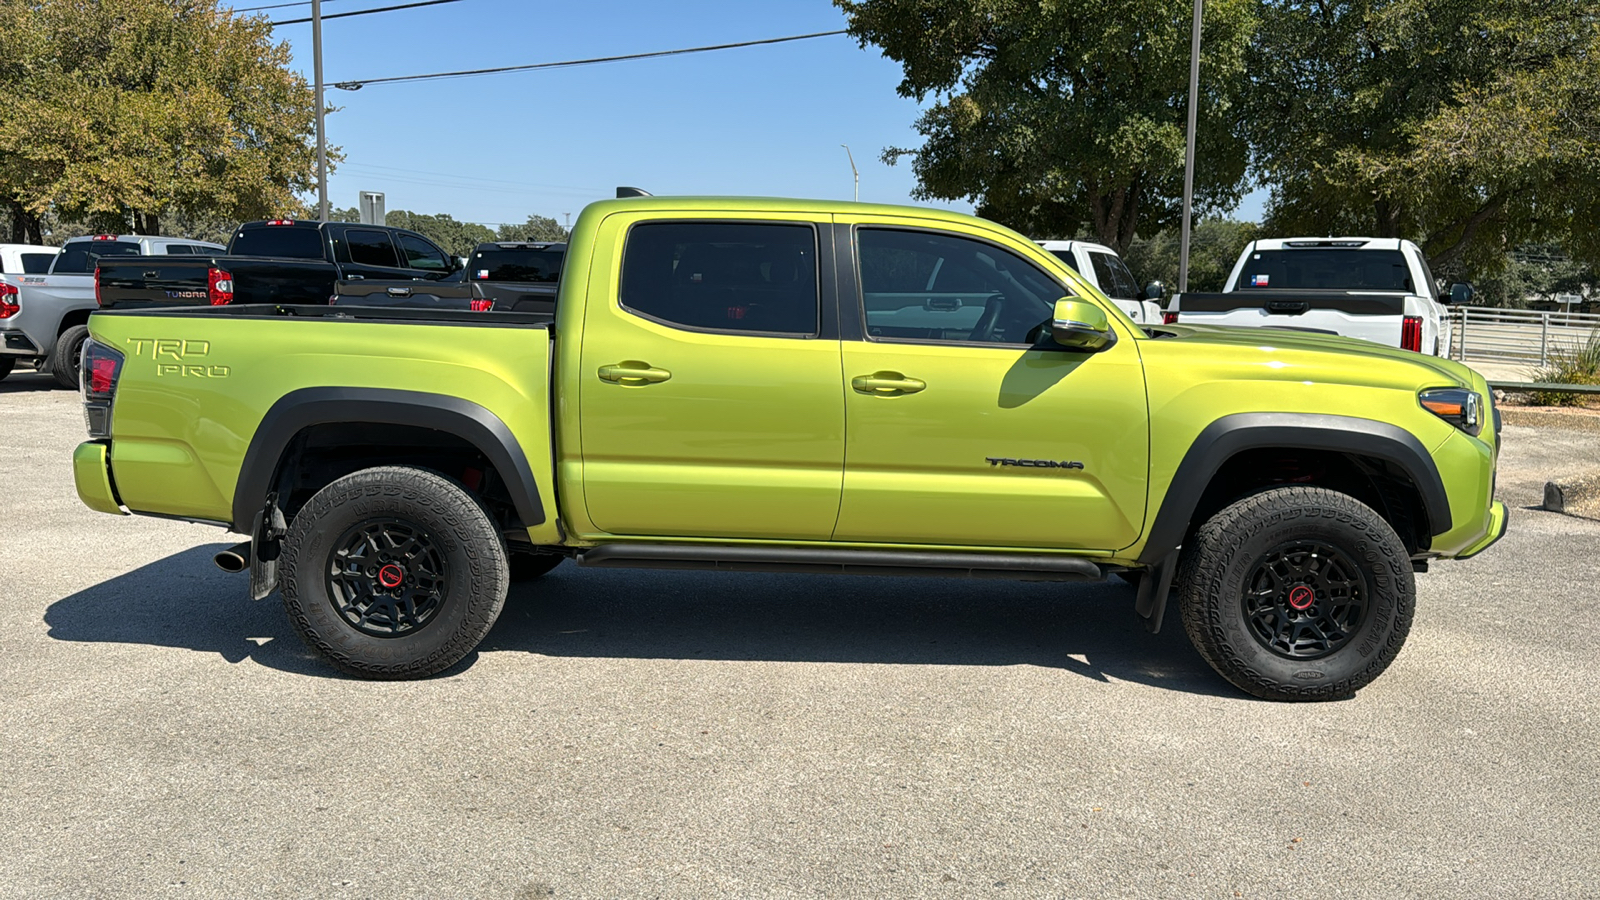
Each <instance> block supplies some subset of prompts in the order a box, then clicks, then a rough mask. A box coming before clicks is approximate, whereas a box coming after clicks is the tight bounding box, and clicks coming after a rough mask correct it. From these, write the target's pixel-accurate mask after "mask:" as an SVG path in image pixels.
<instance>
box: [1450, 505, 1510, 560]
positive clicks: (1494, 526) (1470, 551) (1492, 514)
mask: <svg viewBox="0 0 1600 900" xmlns="http://www.w3.org/2000/svg"><path fill="white" fill-rule="evenodd" d="M1510 524H1511V513H1510V512H1509V511H1507V510H1506V505H1505V504H1504V503H1501V502H1500V501H1499V500H1496V501H1494V503H1493V504H1492V505H1491V506H1490V507H1489V533H1488V534H1486V535H1484V536H1483V538H1482V539H1481V540H1479V541H1478V542H1477V543H1475V544H1471V545H1470V546H1468V547H1467V549H1465V550H1463V551H1461V552H1460V553H1458V554H1456V559H1467V558H1469V557H1473V556H1477V555H1478V554H1479V553H1482V552H1483V551H1485V550H1487V549H1489V548H1490V547H1491V546H1493V545H1494V543H1495V542H1496V541H1498V540H1500V539H1501V538H1503V537H1505V536H1506V526H1507V525H1510Z"/></svg>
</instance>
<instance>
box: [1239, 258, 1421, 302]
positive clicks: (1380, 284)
mask: <svg viewBox="0 0 1600 900" xmlns="http://www.w3.org/2000/svg"><path fill="white" fill-rule="evenodd" d="M1253 288H1271V289H1278V290H1286V289H1287V290H1296V289H1311V290H1333V291H1405V292H1406V293H1411V292H1412V291H1413V290H1414V289H1413V287H1412V285H1411V271H1410V268H1409V267H1408V266H1407V265H1406V258H1405V254H1403V253H1401V252H1400V251H1399V250H1335V249H1328V248H1320V247H1319V248H1316V249H1308V250H1258V251H1256V252H1255V253H1252V254H1250V258H1249V259H1246V260H1245V261H1244V268H1242V269H1240V270H1239V282H1238V283H1237V284H1235V285H1234V289H1235V290H1241V291H1247V290H1251V289H1253Z"/></svg>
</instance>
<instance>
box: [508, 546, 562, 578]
mask: <svg viewBox="0 0 1600 900" xmlns="http://www.w3.org/2000/svg"><path fill="white" fill-rule="evenodd" d="M564 559H566V557H565V556H561V555H559V554H555V553H512V554H511V580H512V582H523V581H532V580H534V579H535V578H538V577H540V576H542V575H545V574H547V573H548V572H549V571H550V570H551V569H554V568H555V567H556V566H559V565H561V562H562V560H564Z"/></svg>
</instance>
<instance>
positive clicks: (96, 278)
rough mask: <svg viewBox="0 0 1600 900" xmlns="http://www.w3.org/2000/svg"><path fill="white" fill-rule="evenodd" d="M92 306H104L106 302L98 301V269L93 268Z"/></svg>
mask: <svg viewBox="0 0 1600 900" xmlns="http://www.w3.org/2000/svg"><path fill="white" fill-rule="evenodd" d="M94 305H95V306H105V305H106V301H104V300H102V299H100V267H99V266H95V267H94Z"/></svg>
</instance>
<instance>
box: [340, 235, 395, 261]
mask: <svg viewBox="0 0 1600 900" xmlns="http://www.w3.org/2000/svg"><path fill="white" fill-rule="evenodd" d="M344 239H345V243H346V244H348V245H349V246H350V261H351V262H352V263H355V264H356V265H360V266H382V267H384V268H389V269H398V268H400V260H399V258H398V257H396V256H395V252H394V243H393V242H392V241H390V240H389V233H388V232H387V231H363V230H361V229H359V228H352V229H350V230H349V231H346V232H345V233H344Z"/></svg>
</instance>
